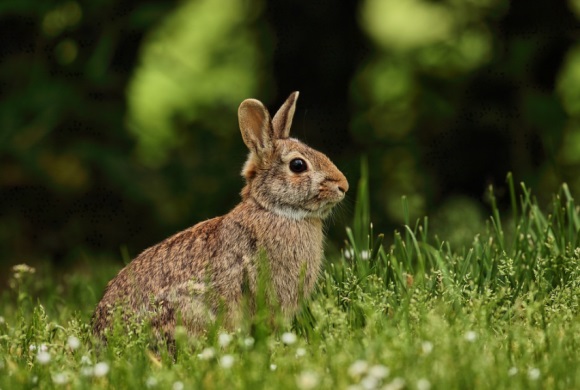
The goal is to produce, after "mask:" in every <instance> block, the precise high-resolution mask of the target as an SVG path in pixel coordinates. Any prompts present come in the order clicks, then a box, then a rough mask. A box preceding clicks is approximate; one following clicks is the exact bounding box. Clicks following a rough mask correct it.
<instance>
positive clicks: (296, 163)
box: [290, 158, 308, 173]
mask: <svg viewBox="0 0 580 390" xmlns="http://www.w3.org/2000/svg"><path fill="white" fill-rule="evenodd" d="M306 168H308V166H307V165H306V161H304V160H302V159H301V158H295V159H294V160H292V161H290V170H291V171H292V172H294V173H300V172H304V171H305V170H306Z"/></svg>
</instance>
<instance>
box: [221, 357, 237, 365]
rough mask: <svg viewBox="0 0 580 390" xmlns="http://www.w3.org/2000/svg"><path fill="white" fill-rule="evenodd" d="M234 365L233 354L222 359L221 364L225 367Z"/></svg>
mask: <svg viewBox="0 0 580 390" xmlns="http://www.w3.org/2000/svg"><path fill="white" fill-rule="evenodd" d="M233 365H234V357H233V356H232V355H224V356H222V357H221V359H220V366H222V367H223V368H231V367H232V366H233Z"/></svg>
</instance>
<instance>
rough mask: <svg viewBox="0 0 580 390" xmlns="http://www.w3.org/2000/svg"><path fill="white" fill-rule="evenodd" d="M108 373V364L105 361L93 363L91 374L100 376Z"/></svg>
mask: <svg viewBox="0 0 580 390" xmlns="http://www.w3.org/2000/svg"><path fill="white" fill-rule="evenodd" d="M108 373H109V364H107V363H106V362H99V363H97V364H95V368H94V369H93V374H94V375H95V376H96V377H102V376H105V375H107V374H108Z"/></svg>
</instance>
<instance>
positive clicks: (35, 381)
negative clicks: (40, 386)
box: [30, 375, 38, 385]
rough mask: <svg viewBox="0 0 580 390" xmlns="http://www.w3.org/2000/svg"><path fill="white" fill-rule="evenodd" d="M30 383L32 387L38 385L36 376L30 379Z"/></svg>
mask: <svg viewBox="0 0 580 390" xmlns="http://www.w3.org/2000/svg"><path fill="white" fill-rule="evenodd" d="M30 381H31V382H32V384H33V385H35V384H37V383H38V376H37V375H34V376H33V377H32V378H31V379H30Z"/></svg>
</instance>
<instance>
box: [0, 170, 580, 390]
mask: <svg viewBox="0 0 580 390" xmlns="http://www.w3.org/2000/svg"><path fill="white" fill-rule="evenodd" d="M508 187H509V189H510V199H511V203H512V210H511V213H509V216H508V217H507V218H506V217H505V216H502V215H500V213H499V211H498V209H497V207H496V205H495V199H494V197H493V194H492V192H491V191H490V195H491V201H492V202H491V203H492V213H491V214H492V215H491V217H490V219H489V223H488V225H487V229H486V230H485V231H482V232H481V233H480V234H479V235H477V236H475V237H474V238H473V241H472V243H471V245H470V246H469V247H466V248H451V247H450V245H449V244H448V243H447V242H445V241H444V240H441V239H440V238H438V237H436V236H433V235H432V234H431V233H430V232H429V224H428V222H429V221H428V219H427V218H425V219H423V220H421V221H418V222H416V223H414V224H412V223H411V221H409V220H407V222H406V225H405V226H404V227H403V228H402V229H401V231H400V232H394V234H393V237H392V240H390V241H392V244H390V245H388V246H387V245H386V244H385V243H384V237H383V235H381V234H378V235H377V234H375V232H373V228H372V224H371V223H370V220H369V208H368V207H369V206H368V185H367V182H366V175H364V167H363V179H362V180H361V182H360V184H359V187H358V194H357V198H358V201H357V203H356V205H357V206H356V210H355V217H354V221H353V224H352V229H351V228H347V238H348V239H347V241H346V242H345V247H344V249H343V252H342V256H341V257H340V258H332V259H328V262H327V264H326V268H325V270H324V273H323V276H322V277H321V279H320V281H319V285H318V289H317V292H316V293H315V296H314V297H313V299H312V301H311V302H309V303H308V304H307V305H305V308H304V310H303V311H302V312H301V314H300V315H299V316H298V317H297V318H296V319H295V320H294V321H293V323H292V324H286V325H281V326H279V327H278V328H277V329H274V330H273V329H270V328H269V327H268V326H265V325H264V323H265V322H267V321H264V318H267V317H268V315H269V314H268V313H263V312H262V313H260V312H259V313H258V316H257V317H256V318H257V319H254V320H253V321H248V323H247V324H245V325H244V326H243V327H242V329H241V330H239V331H238V332H235V333H233V334H227V333H223V332H222V331H221V330H220V329H219V327H218V326H217V325H216V327H215V328H214V329H211V330H210V331H209V332H208V336H207V337H205V338H203V339H190V338H188V337H187V336H186V335H185V334H184V333H182V332H178V334H177V335H176V351H177V352H176V355H175V356H173V355H170V354H169V353H168V352H167V351H166V349H164V348H158V349H157V350H156V352H154V351H153V350H152V348H151V347H150V337H149V332H148V330H147V327H146V326H145V325H141V324H129V325H126V324H119V325H118V327H117V330H116V332H115V335H114V336H113V337H111V339H110V342H109V344H108V345H107V346H102V345H99V344H98V343H95V342H94V340H93V339H92V336H91V332H90V326H89V319H90V315H91V313H92V310H93V309H94V306H95V304H96V302H97V300H98V299H99V297H100V294H101V293H102V288H103V286H104V284H105V281H106V280H107V279H108V278H110V277H111V276H112V275H113V274H114V272H116V269H112V268H105V269H101V268H100V267H97V266H95V268H94V270H93V272H92V273H91V276H81V275H75V274H71V275H65V276H63V277H61V278H60V280H58V281H56V280H53V279H51V278H50V277H49V276H48V275H47V274H42V272H41V271H37V272H33V270H32V269H29V268H26V267H20V268H18V269H16V270H15V272H14V274H13V275H12V279H11V284H10V285H11V287H10V290H8V291H6V292H5V293H4V295H3V296H2V298H1V306H0V316H1V317H0V389H2V390H7V389H19V388H42V389H44V388H67V389H69V388H81V389H83V388H114V389H122V388H131V389H132V388H151V389H174V390H179V389H190V388H208V389H230V388H252V389H257V388H267V389H270V388H275V389H285V388H288V389H294V388H299V389H314V388H321V389H326V388H328V389H330V388H332V389H347V388H349V389H374V388H377V389H420V390H426V389H430V388H431V389H469V388H478V389H499V388H509V389H518V388H521V389H534V388H541V389H544V388H547V389H572V388H580V354H579V353H578V351H579V350H580V318H579V315H578V311H579V303H580V267H579V263H580V248H579V246H580V211H579V208H578V207H577V206H576V205H575V203H574V200H573V199H572V196H571V195H570V193H569V191H568V189H567V187H566V185H563V186H562V187H561V190H560V192H559V194H557V195H555V196H554V198H553V202H552V205H551V207H549V213H547V212H544V211H542V210H540V208H539V207H538V205H537V203H536V201H535V200H534V198H533V196H532V195H531V192H530V190H529V189H527V188H526V187H525V186H524V185H521V187H520V188H519V189H518V190H517V191H516V189H515V186H514V184H513V180H512V178H511V176H508ZM402 207H403V208H404V210H407V209H408V207H407V205H406V202H405V200H404V199H403V206H402ZM502 218H504V219H505V220H502ZM407 219H408V218H407Z"/></svg>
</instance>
